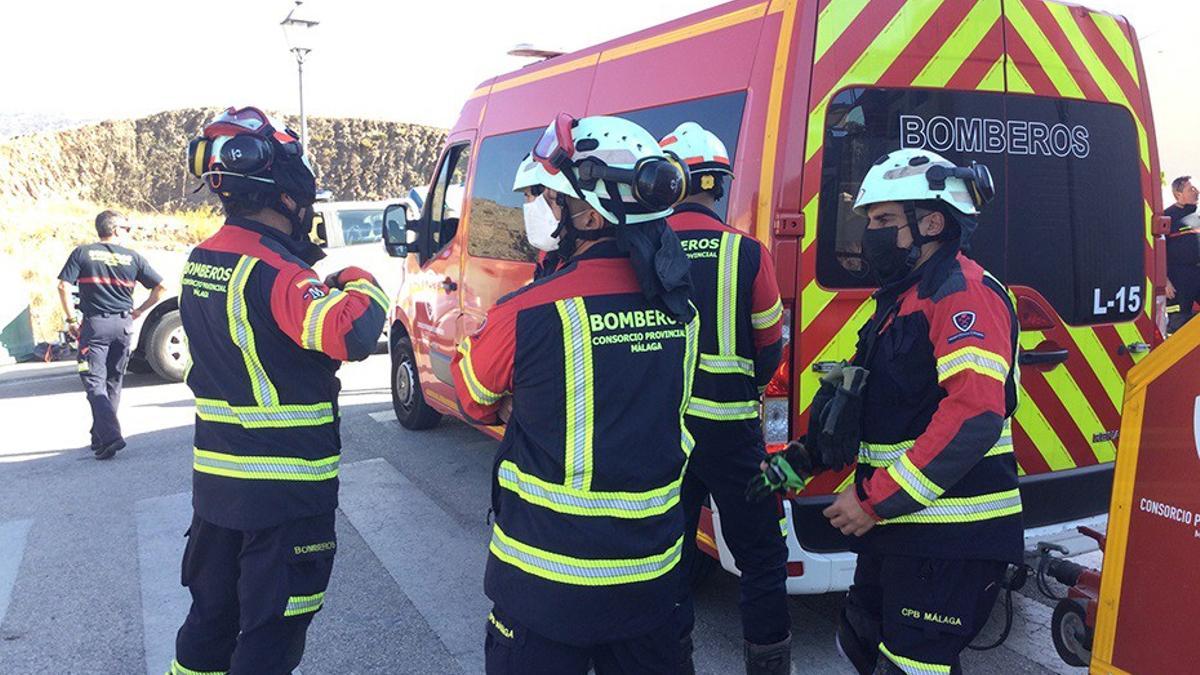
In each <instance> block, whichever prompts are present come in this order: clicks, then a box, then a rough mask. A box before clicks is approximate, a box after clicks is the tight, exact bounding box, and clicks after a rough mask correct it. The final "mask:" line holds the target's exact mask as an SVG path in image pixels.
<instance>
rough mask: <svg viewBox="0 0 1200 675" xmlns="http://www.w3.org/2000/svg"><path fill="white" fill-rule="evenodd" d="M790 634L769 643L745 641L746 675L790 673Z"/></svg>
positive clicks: (783, 674)
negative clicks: (758, 643)
mask: <svg viewBox="0 0 1200 675" xmlns="http://www.w3.org/2000/svg"><path fill="white" fill-rule="evenodd" d="M791 672H792V636H791V635H789V636H787V637H785V638H784V639H782V640H780V641H779V642H776V643H775V644H770V645H756V644H753V643H751V642H747V643H746V675H791Z"/></svg>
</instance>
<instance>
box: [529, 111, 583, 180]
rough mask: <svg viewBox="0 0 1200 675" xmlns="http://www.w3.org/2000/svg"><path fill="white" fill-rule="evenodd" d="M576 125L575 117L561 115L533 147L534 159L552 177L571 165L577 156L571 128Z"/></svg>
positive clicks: (565, 114)
mask: <svg viewBox="0 0 1200 675" xmlns="http://www.w3.org/2000/svg"><path fill="white" fill-rule="evenodd" d="M574 125H575V118H574V117H571V116H570V115H568V114H567V113H559V114H558V117H556V118H554V121H553V122H551V123H550V125H549V126H547V127H546V130H545V131H543V132H542V137H541V138H539V139H538V142H537V144H536V145H534V146H533V159H534V160H536V161H537V162H538V163H539V164H541V165H542V167H543V168H545V169H546V172H547V173H549V174H550V175H554V174H557V173H558V172H559V171H561V170H562V169H564V168H566V167H567V166H569V165H570V161H571V156H572V155H574V154H575V141H574V140H573V139H572V138H571V127H572V126H574Z"/></svg>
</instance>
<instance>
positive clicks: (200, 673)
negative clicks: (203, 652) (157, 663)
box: [167, 659, 229, 675]
mask: <svg viewBox="0 0 1200 675" xmlns="http://www.w3.org/2000/svg"><path fill="white" fill-rule="evenodd" d="M228 672H229V671H228V670H192V669H191V668H188V667H187V666H185V665H183V664H182V663H180V662H179V659H172V660H171V670H169V671H167V675H225V674H226V673H228Z"/></svg>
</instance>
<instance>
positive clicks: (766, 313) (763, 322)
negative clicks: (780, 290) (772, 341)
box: [750, 300, 783, 330]
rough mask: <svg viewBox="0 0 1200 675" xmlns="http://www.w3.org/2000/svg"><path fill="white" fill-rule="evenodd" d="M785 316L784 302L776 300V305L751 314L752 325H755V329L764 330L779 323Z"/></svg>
mask: <svg viewBox="0 0 1200 675" xmlns="http://www.w3.org/2000/svg"><path fill="white" fill-rule="evenodd" d="M782 318H783V302H781V301H779V300H776V301H775V304H774V305H771V306H770V307H768V308H767V309H764V310H763V311H761V312H755V313H753V314H751V315H750V325H752V326H754V328H755V330H764V329H766V328H770V327H771V326H774V325H775V324H777V323H779V320H780V319H782Z"/></svg>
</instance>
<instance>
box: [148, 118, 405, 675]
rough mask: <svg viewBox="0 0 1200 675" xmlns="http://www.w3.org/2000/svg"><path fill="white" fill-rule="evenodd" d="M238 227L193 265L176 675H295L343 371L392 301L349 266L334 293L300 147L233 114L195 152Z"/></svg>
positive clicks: (271, 127)
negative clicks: (188, 475)
mask: <svg viewBox="0 0 1200 675" xmlns="http://www.w3.org/2000/svg"><path fill="white" fill-rule="evenodd" d="M188 169H189V171H190V172H191V173H192V174H193V175H195V176H197V177H199V178H202V179H204V181H205V183H206V184H207V185H208V187H209V188H210V189H211V190H212V191H213V192H214V193H216V195H217V196H218V197H219V198H220V200H221V205H222V207H223V210H224V212H225V224H224V226H223V227H221V228H220V229H219V230H218V231H217V233H216V234H214V235H213V236H212V237H210V238H209V239H207V240H206V241H204V242H203V243H202V244H200V245H199V246H197V247H196V248H195V249H194V250H193V251H192V253H191V255H190V256H189V257H188V261H187V263H186V265H185V267H184V275H183V281H182V286H183V292H182V293H181V297H180V302H179V308H180V313H181V315H182V318H183V328H184V331H185V332H186V334H187V337H188V346H189V350H190V352H191V358H192V365H191V367H190V369H189V371H188V373H187V376H186V380H187V384H188V386H189V387H190V388H191V390H192V392H193V394H194V395H195V397H196V431H195V447H194V450H193V455H192V467H193V473H192V477H193V481H192V482H193V496H192V505H193V508H194V514H193V516H192V523H191V527H190V528H189V530H188V542H187V547H186V549H185V551H184V554H183V572H182V582H183V585H185V586H187V587H188V590H189V591H190V592H191V595H192V605H191V609H190V610H189V612H188V615H187V619H186V620H185V621H184V623H183V626H182V627H181V628H180V629H179V633H178V635H177V637H176V640H175V659H174V661H173V662H172V664H171V670H170V673H172V674H180V675H194V674H195V673H218V672H220V673H224V672H229V673H255V674H258V673H288V672H291V671H292V670H293V669H294V668H295V667H296V666H297V665H298V664H299V663H300V660H301V657H302V656H303V653H304V641H305V634H306V631H307V629H308V625H309V623H310V622H311V621H312V618H313V615H314V614H315V613H316V612H317V611H319V610H320V609H321V606H322V604H323V602H324V596H325V587H326V585H327V583H328V581H329V575H330V573H331V572H332V570H333V558H334V554H335V553H336V550H337V537H336V534H335V533H334V510H335V509H336V508H337V493H338V463H339V461H340V459H341V438H340V434H339V428H338V424H339V421H338V420H339V417H338V391H339V389H340V383H339V381H338V378H337V376H336V373H337V369H338V365H339V362H341V361H348V360H350V361H353V360H361V359H365V358H366V357H367V356H369V355H370V354H371V353H373V352H374V350H375V345H376V342H377V341H378V339H379V335H380V333H381V331H382V329H383V323H384V317H385V315H386V312H387V309H388V298H387V296H386V295H385V294H384V292H383V291H382V290H381V289H380V287H379V285H378V284H377V283H376V282H375V279H374V278H373V277H372V276H371V275H370V274H368V273H367V272H365V271H363V270H361V269H358V268H354V267H350V268H346V269H343V270H341V271H339V272H337V273H335V274H332V275H330V276H329V277H328V278H326V279H325V280H322V279H321V278H320V277H318V276H317V274H316V273H315V272H314V271H313V269H312V267H311V265H312V264H313V263H315V262H316V261H317V260H318V259H320V258H321V257H322V256H323V254H322V252H321V250H320V249H319V248H318V247H317V246H315V245H314V244H313V243H312V242H311V241H310V240H309V232H310V230H311V226H312V217H313V208H312V205H313V201H314V199H315V194H316V181H315V178H314V176H313V172H312V170H311V169H310V168H309V165H308V161H307V159H306V158H305V156H304V148H302V147H301V145H300V142H299V140H298V139H297V137H296V135H295V134H294V133H292V132H291V131H290V130H288V129H286V128H284V127H283V126H281V125H279V124H276V123H275V122H273V121H272V120H271V119H270V118H268V117H267V116H266V115H265V114H263V113H262V112H261V111H259V110H258V109H256V108H241V109H234V108H230V109H228V110H226V111H225V112H223V113H220V114H219V115H217V116H216V118H215V119H214V120H213V121H212V122H211V123H209V124H208V125H207V126H205V127H204V130H203V133H202V134H201V136H200V137H198V138H195V139H193V140H192V142H191V143H190V145H189V148H188Z"/></svg>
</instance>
